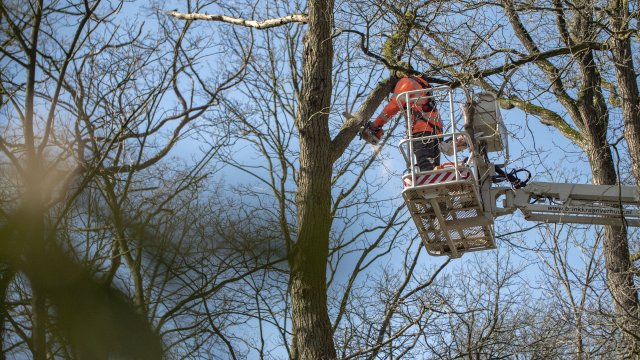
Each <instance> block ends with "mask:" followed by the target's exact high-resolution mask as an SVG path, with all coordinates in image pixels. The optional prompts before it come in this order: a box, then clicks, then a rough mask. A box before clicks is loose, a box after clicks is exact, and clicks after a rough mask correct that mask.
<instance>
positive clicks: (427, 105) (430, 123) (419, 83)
mask: <svg viewBox="0 0 640 360" xmlns="http://www.w3.org/2000/svg"><path fill="white" fill-rule="evenodd" d="M408 79H409V81H411V83H412V84H413V86H414V88H415V89H416V90H421V89H428V88H430V87H431V86H430V85H429V83H428V82H427V80H425V79H423V78H422V77H420V76H411V77H409V78H408ZM426 95H427V96H428V97H429V98H428V99H423V100H421V101H420V105H421V106H420V108H419V109H414V111H413V116H412V117H413V119H414V122H418V121H425V122H426V123H427V132H430V133H432V134H437V135H440V134H442V122H441V121H440V114H439V113H438V110H437V109H436V102H435V100H433V94H432V93H431V91H428V92H427V93H426Z"/></svg>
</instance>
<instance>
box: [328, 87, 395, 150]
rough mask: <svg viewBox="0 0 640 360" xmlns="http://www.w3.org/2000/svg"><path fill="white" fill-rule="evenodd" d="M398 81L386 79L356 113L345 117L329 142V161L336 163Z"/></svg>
mask: <svg viewBox="0 0 640 360" xmlns="http://www.w3.org/2000/svg"><path fill="white" fill-rule="evenodd" d="M397 81H398V79H397V78H388V79H385V80H383V81H381V82H380V83H378V85H377V86H376V87H375V88H374V89H373V90H372V91H371V93H370V94H369V96H368V97H367V99H366V100H365V101H364V102H363V103H362V105H360V108H359V109H358V111H357V112H356V113H355V114H354V115H353V116H349V117H347V119H346V121H345V122H344V123H343V124H342V127H341V128H340V132H339V133H338V135H336V137H335V138H334V139H333V140H332V141H331V161H332V162H333V161H336V160H338V158H339V157H340V156H342V153H343V152H344V150H345V149H346V148H347V146H349V144H350V143H351V140H353V138H354V137H355V136H356V134H357V133H358V130H359V129H360V126H362V125H363V124H364V123H365V122H366V121H367V120H369V119H370V118H371V117H372V116H373V115H374V113H375V111H376V109H377V108H378V106H380V103H382V101H383V100H384V99H385V97H386V96H387V95H389V93H390V92H392V91H393V87H394V86H395V85H396V82H397Z"/></svg>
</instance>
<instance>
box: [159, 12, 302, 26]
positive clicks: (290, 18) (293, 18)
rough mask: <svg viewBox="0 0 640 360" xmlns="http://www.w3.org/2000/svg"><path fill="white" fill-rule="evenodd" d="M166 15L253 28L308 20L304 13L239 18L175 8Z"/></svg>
mask: <svg viewBox="0 0 640 360" xmlns="http://www.w3.org/2000/svg"><path fill="white" fill-rule="evenodd" d="M167 15H169V16H173V17H175V18H176V19H181V20H206V21H219V22H224V23H227V24H232V25H240V26H245V27H250V28H254V29H269V28H272V27H277V26H282V25H285V24H290V23H301V24H306V23H307V21H308V20H309V19H308V17H307V15H306V14H291V15H287V16H283V17H279V18H274V19H267V20H260V21H258V20H247V19H241V18H235V17H231V16H226V15H209V14H200V13H188V14H185V13H181V12H178V11H176V10H172V11H168V12H167Z"/></svg>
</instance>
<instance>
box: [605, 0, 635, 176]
mask: <svg viewBox="0 0 640 360" xmlns="http://www.w3.org/2000/svg"><path fill="white" fill-rule="evenodd" d="M610 13H611V14H612V16H611V24H612V27H613V33H614V34H617V35H615V37H614V39H613V48H612V49H611V53H612V55H613V65H614V68H615V70H616V80H617V82H618V94H619V95H620V100H621V102H622V104H621V106H622V119H623V121H624V137H625V140H626V141H627V145H628V147H629V154H630V155H631V171H632V173H633V176H634V177H635V179H636V184H637V185H640V96H639V95H638V83H637V80H636V71H635V67H634V64H633V53H632V50H631V39H630V37H629V36H628V34H626V32H627V31H629V27H628V22H627V21H628V20H629V4H628V2H627V1H621V0H615V1H612V2H611V12H610ZM625 34H626V35H625Z"/></svg>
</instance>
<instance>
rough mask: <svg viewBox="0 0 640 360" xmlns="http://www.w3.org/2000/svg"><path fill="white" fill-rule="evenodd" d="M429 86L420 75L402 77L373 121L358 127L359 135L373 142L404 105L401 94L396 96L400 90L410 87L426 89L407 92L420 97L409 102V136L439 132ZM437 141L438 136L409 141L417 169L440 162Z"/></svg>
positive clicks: (412, 89)
mask: <svg viewBox="0 0 640 360" xmlns="http://www.w3.org/2000/svg"><path fill="white" fill-rule="evenodd" d="M430 88H431V86H430V85H429V83H428V82H427V80H425V79H423V78H422V77H421V76H415V75H413V76H404V77H402V78H401V79H400V80H399V81H398V83H397V84H396V86H395V88H394V90H393V96H392V97H391V101H389V103H388V104H387V105H386V106H385V107H384V109H383V110H382V113H381V114H380V115H378V117H377V118H376V119H375V120H374V121H373V122H371V121H369V122H367V123H366V124H365V125H364V126H363V128H362V129H361V130H360V136H361V137H362V139H363V140H365V141H367V142H369V143H371V144H374V145H376V144H377V143H378V142H379V141H380V139H381V138H382V135H383V134H384V131H383V130H382V127H383V126H384V124H386V123H387V121H389V119H391V118H392V117H393V116H394V115H396V114H397V113H398V111H400V109H404V108H405V106H406V103H404V100H403V99H402V98H401V99H400V100H399V101H398V99H396V96H397V95H398V94H401V93H403V92H407V91H414V90H426V91H425V92H419V93H415V94H412V95H410V97H415V98H417V97H422V99H419V100H417V101H415V102H413V104H412V105H411V120H412V121H413V126H412V129H411V133H412V134H413V138H414V139H415V138H420V137H423V136H429V135H440V134H442V122H441V121H440V114H438V109H437V108H436V102H435V100H434V99H433V95H432V93H431V91H430V90H429V89H430ZM439 143H440V139H438V138H431V139H421V140H416V141H414V142H413V153H414V154H415V156H416V163H417V165H418V167H419V171H429V170H433V168H434V167H436V166H438V165H440V149H439V146H438V144H439Z"/></svg>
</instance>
